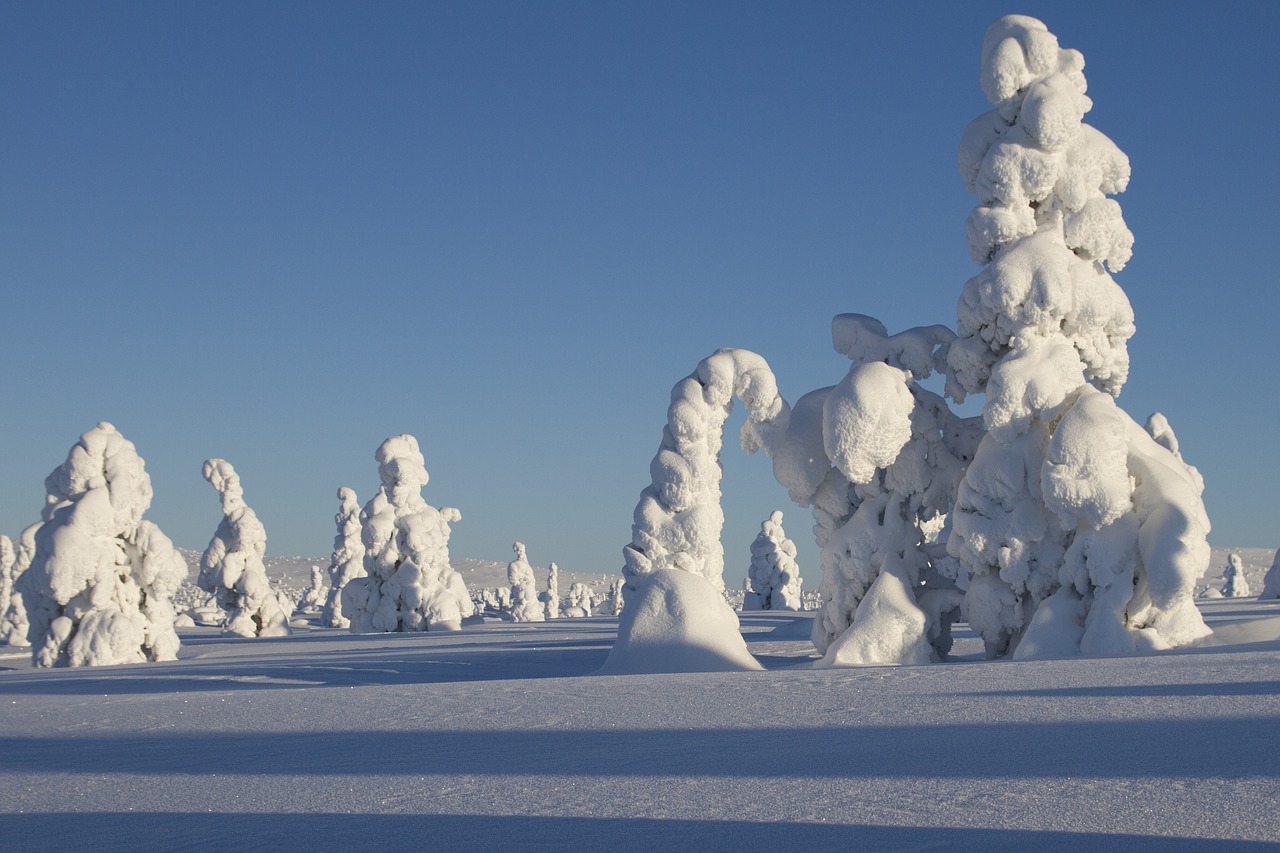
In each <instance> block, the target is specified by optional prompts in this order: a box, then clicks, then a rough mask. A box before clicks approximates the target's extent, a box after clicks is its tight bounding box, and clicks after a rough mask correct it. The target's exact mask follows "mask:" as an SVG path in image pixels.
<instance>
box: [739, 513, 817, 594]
mask: <svg viewBox="0 0 1280 853" xmlns="http://www.w3.org/2000/svg"><path fill="white" fill-rule="evenodd" d="M747 580H748V581H749V582H750V585H751V588H750V589H749V590H748V591H747V594H746V595H745V596H743V599H742V609H743V610H802V609H804V602H803V601H802V600H801V587H802V581H801V579H800V567H799V566H798V565H796V543H794V542H792V541H791V540H790V539H788V538H787V532H786V531H785V530H783V529H782V512H781V511H778V510H774V512H773V513H771V514H770V515H769V517H768V518H766V519H765V520H764V521H762V522H761V523H760V534H759V535H758V536H756V538H755V541H754V542H752V543H751V565H750V566H749V567H748V569H747Z"/></svg>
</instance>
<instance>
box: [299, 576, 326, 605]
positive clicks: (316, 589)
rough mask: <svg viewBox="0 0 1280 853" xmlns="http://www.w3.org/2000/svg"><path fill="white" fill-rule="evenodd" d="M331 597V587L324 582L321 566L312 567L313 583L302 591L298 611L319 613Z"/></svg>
mask: <svg viewBox="0 0 1280 853" xmlns="http://www.w3.org/2000/svg"><path fill="white" fill-rule="evenodd" d="M328 595H329V585H328V584H326V583H325V582H324V572H322V571H321V570H320V567H319V566H312V567H311V583H310V585H308V586H307V588H306V589H304V590H303V591H302V596H301V597H300V598H299V599H298V604H297V608H296V609H297V610H299V611H301V612H303V613H319V612H320V608H321V607H322V606H324V602H325V599H326V598H328Z"/></svg>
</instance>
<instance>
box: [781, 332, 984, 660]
mask: <svg viewBox="0 0 1280 853" xmlns="http://www.w3.org/2000/svg"><path fill="white" fill-rule="evenodd" d="M831 329H832V343H833V345H834V347H835V349H836V351H837V352H839V353H842V354H843V355H845V356H847V357H848V358H849V359H851V360H852V361H853V365H852V367H850V369H849V372H848V374H847V375H846V376H845V378H844V379H843V380H842V381H841V382H840V383H839V384H838V385H835V386H834V387H831V388H821V389H819V390H817V391H813V392H811V393H809V394H807V395H805V396H804V397H802V398H800V400H798V401H797V402H796V404H795V407H794V408H793V409H792V412H791V422H790V424H789V426H788V428H787V431H786V433H785V434H784V435H783V436H782V438H781V439H780V440H779V441H777V442H776V443H775V446H774V447H773V448H772V449H771V452H772V455H773V466H774V475H775V476H776V477H777V479H778V482H779V483H781V484H782V485H784V486H786V487H787V491H788V493H789V494H790V495H791V498H792V500H794V501H796V502H797V503H799V504H800V505H801V506H811V507H812V508H813V517H814V521H815V526H814V534H815V536H816V538H817V542H818V545H819V547H820V548H821V549H822V554H821V556H822V583H821V586H820V587H819V597H820V599H821V601H822V605H821V607H820V609H819V613H818V615H817V617H816V618H815V619H814V624H813V642H814V645H815V646H816V647H817V648H818V650H819V651H820V652H822V653H823V654H824V655H825V658H824V665H827V666H833V665H853V664H899V663H928V662H930V661H936V660H939V659H940V658H941V657H943V656H944V655H945V654H946V653H947V651H948V650H949V649H950V646H951V639H950V625H951V623H952V621H954V620H955V618H956V616H957V615H958V613H957V610H958V607H959V604H960V593H959V591H958V589H957V588H956V584H955V582H954V581H955V578H956V576H957V574H958V567H957V566H956V564H955V563H954V561H952V560H948V558H947V557H946V555H945V553H944V551H943V548H942V545H941V544H939V543H938V542H936V541H933V538H932V535H931V532H932V531H933V530H934V528H935V527H936V526H937V524H936V521H937V519H938V518H939V517H940V516H944V515H945V514H946V513H948V512H950V510H951V506H952V500H953V498H954V494H955V488H956V485H957V483H958V482H959V480H960V478H961V476H962V475H963V472H964V464H965V462H967V460H968V459H969V458H970V457H971V455H972V452H973V447H974V446H975V445H976V443H977V440H978V432H979V430H978V426H977V424H976V422H974V421H972V420H966V419H962V418H958V417H956V416H955V415H953V414H952V412H951V410H950V409H949V408H948V407H947V405H946V402H945V401H944V400H943V399H942V398H941V397H939V396H938V395H936V394H934V393H932V392H930V391H928V390H926V389H925V388H924V387H923V386H922V385H921V384H920V383H921V381H922V380H924V379H927V378H928V377H929V376H930V375H931V374H932V373H933V372H934V371H935V370H941V369H943V368H944V367H945V364H946V361H945V359H946V351H947V347H948V345H949V344H950V342H951V340H952V339H953V338H954V334H953V333H952V332H951V331H950V330H948V329H946V328H945V327H942V326H929V327H925V328H916V329H908V330H907V331H904V332H901V333H899V334H896V335H890V334H889V333H888V332H887V330H886V329H885V327H884V325H883V324H881V323H880V322H879V321H878V320H875V319H873V318H871V317H866V316H863V315H860V314H841V315H839V316H837V317H836V318H835V319H834V320H833V321H832V326H831Z"/></svg>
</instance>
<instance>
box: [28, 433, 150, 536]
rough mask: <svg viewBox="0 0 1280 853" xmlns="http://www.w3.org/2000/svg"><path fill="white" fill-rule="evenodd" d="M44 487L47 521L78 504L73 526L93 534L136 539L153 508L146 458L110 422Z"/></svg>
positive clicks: (87, 438)
mask: <svg viewBox="0 0 1280 853" xmlns="http://www.w3.org/2000/svg"><path fill="white" fill-rule="evenodd" d="M44 485H45V490H46V491H47V493H48V496H47V497H46V498H45V507H44V510H43V512H42V513H41V517H42V518H43V520H44V521H46V522H48V521H51V520H52V519H53V516H54V513H55V511H57V510H58V509H59V508H60V507H63V506H66V505H67V504H68V503H71V502H75V503H76V507H75V514H76V518H75V520H74V522H72V523H73V524H75V525H76V526H77V527H79V528H80V529H82V530H84V531H86V532H88V533H91V534H98V535H115V534H119V535H123V536H125V537H132V536H133V533H134V531H135V530H136V528H137V526H138V522H139V521H140V520H141V519H142V515H143V513H145V512H146V511H147V508H148V507H150V506H151V495H152V493H151V477H150V476H148V474H147V471H146V467H145V466H144V465H143V462H142V458H141V457H140V456H138V451H137V450H136V449H135V448H134V446H133V442H131V441H129V440H128V439H127V438H125V437H124V436H122V435H121V434H120V433H119V432H117V431H116V428H115V427H114V426H112V425H111V424H109V423H107V422H106V421H102V422H100V423H99V424H98V425H97V426H96V427H94V428H93V429H91V430H89V431H88V432H86V433H85V434H84V435H82V436H80V441H79V442H77V443H76V444H75V446H74V447H72V448H71V452H70V453H69V454H68V455H67V461H66V462H64V463H62V465H60V466H59V467H58V468H56V469H54V471H53V472H52V473H51V474H49V476H48V477H46V478H45V481H44ZM91 494H92V495H93V497H90V495H91ZM81 498H89V499H88V500H82V499H81Z"/></svg>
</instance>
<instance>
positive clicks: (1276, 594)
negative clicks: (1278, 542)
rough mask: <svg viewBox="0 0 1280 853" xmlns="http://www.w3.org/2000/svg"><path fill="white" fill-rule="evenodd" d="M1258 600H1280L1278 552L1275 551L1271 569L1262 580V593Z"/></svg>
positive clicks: (1279, 556) (1279, 553)
mask: <svg viewBox="0 0 1280 853" xmlns="http://www.w3.org/2000/svg"><path fill="white" fill-rule="evenodd" d="M1258 598H1259V599H1271V598H1280V550H1277V551H1276V555H1275V557H1274V558H1273V559H1272V561H1271V568H1269V569H1267V573H1266V574H1265V575H1264V576H1263V578H1262V592H1261V593H1260V594H1259V595H1258Z"/></svg>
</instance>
